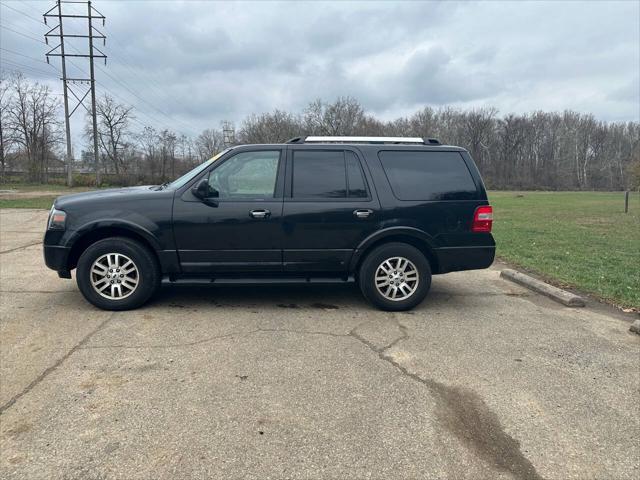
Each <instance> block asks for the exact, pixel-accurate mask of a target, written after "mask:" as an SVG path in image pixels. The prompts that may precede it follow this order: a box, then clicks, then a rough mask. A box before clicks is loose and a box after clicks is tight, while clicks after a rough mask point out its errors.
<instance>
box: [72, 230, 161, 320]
mask: <svg viewBox="0 0 640 480" xmlns="http://www.w3.org/2000/svg"><path fill="white" fill-rule="evenodd" d="M111 253H117V254H120V255H125V256H127V257H128V258H129V259H130V260H132V261H133V263H134V266H135V267H136V269H137V272H136V279H137V286H136V287H135V288H134V289H132V291H131V293H129V294H128V295H127V296H125V297H124V298H119V299H109V298H105V297H104V296H102V295H101V294H99V293H98V292H97V291H96V289H95V288H94V287H93V285H92V282H91V278H92V276H91V268H92V265H93V264H94V262H95V261H96V260H98V259H100V258H101V257H103V256H104V255H106V254H111ZM123 271H124V270H123ZM160 280H161V274H160V267H159V265H158V262H157V260H156V258H155V256H154V254H153V253H152V252H151V251H149V249H148V248H147V247H145V246H144V245H141V244H140V243H138V242H136V241H135V240H131V239H129V238H125V237H110V238H105V239H103V240H99V241H97V242H96V243H94V244H93V245H91V246H89V247H88V248H87V249H86V250H85V251H84V252H83V253H82V255H81V256H80V259H79V260H78V265H77V269H76V282H77V284H78V288H79V289H80V292H82V295H83V296H84V298H86V299H87V301H89V302H90V303H92V304H93V305H95V306H96V307H98V308H101V309H103V310H132V309H134V308H138V307H140V306H142V305H143V304H144V303H145V302H147V300H149V298H151V296H152V295H153V294H154V293H156V291H157V290H158V288H159V287H160ZM106 294H107V295H108V294H109V290H107V291H106Z"/></svg>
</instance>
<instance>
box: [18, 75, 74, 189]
mask: <svg viewBox="0 0 640 480" xmlns="http://www.w3.org/2000/svg"><path fill="white" fill-rule="evenodd" d="M10 88H11V90H12V92H11V93H12V95H11V100H10V102H9V103H8V105H7V107H6V124H7V128H8V130H9V131H10V132H11V133H10V139H11V141H12V142H15V143H16V144H18V145H19V146H20V147H21V148H22V149H23V151H24V153H25V156H26V159H27V165H28V172H29V179H30V180H32V181H39V182H46V180H47V172H48V167H49V160H50V159H51V158H52V157H53V156H54V155H52V150H53V149H54V148H55V147H56V146H57V145H58V144H59V143H60V140H61V138H60V135H59V132H60V118H59V116H58V110H59V107H60V104H59V102H58V101H57V100H56V99H54V98H53V96H52V95H51V92H50V91H49V87H47V86H44V85H40V84H39V83H37V82H36V83H33V84H32V83H29V82H28V81H27V80H26V79H25V78H24V77H23V76H22V75H21V74H19V75H15V76H14V77H12V78H11V84H10Z"/></svg>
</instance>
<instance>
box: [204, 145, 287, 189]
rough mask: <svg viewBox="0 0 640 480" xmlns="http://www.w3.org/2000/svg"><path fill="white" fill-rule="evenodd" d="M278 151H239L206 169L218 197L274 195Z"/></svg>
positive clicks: (278, 159)
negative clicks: (208, 171) (212, 167)
mask: <svg viewBox="0 0 640 480" xmlns="http://www.w3.org/2000/svg"><path fill="white" fill-rule="evenodd" d="M279 161H280V152H279V151H273V150H270V151H267V150H265V151H259V152H242V153H238V154H237V155H235V156H233V157H231V158H230V159H229V160H227V161H226V162H224V163H223V164H222V165H220V166H219V167H217V168H215V169H213V170H212V171H211V173H209V185H211V187H212V188H213V189H215V191H216V192H218V195H217V197H218V198H220V199H267V198H273V197H274V196H275V189H276V177H277V176H278V164H279Z"/></svg>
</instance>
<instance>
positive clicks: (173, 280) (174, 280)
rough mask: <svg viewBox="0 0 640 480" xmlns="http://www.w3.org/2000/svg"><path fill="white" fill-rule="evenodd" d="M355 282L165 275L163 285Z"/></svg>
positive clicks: (343, 280)
mask: <svg viewBox="0 0 640 480" xmlns="http://www.w3.org/2000/svg"><path fill="white" fill-rule="evenodd" d="M352 282H355V278H354V277H353V276H349V277H264V278H240V277H235V278H234V277H226V278H225V277H222V278H203V277H164V278H163V279H162V284H163V285H291V284H295V285H300V284H340V283H352Z"/></svg>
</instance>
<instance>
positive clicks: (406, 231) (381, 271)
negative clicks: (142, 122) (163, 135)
mask: <svg viewBox="0 0 640 480" xmlns="http://www.w3.org/2000/svg"><path fill="white" fill-rule="evenodd" d="M491 224H492V210H491V206H489V203H488V201H487V194H486V191H485V188H484V185H483V183H482V179H481V178H480V174H479V173H478V170H477V168H476V166H475V164H474V163H473V160H472V159H471V157H470V156H469V153H468V152H467V151H466V150H464V149H463V148H459V147H451V146H443V145H441V144H440V143H439V142H438V141H437V140H434V139H427V140H423V139H422V138H390V137H306V138H302V137H300V138H294V139H292V140H290V141H289V142H287V143H285V144H278V145H243V146H238V147H233V148H230V149H228V150H225V151H224V152H222V153H220V154H219V155H217V156H215V157H214V158H212V159H211V160H209V161H207V162H205V163H204V164H202V165H200V166H198V167H196V168H195V169H193V170H192V171H190V172H189V173H187V174H185V175H183V176H182V177H180V178H178V179H177V180H175V181H173V182H171V183H167V184H164V185H161V186H151V187H150V186H145V187H133V188H121V189H114V190H102V191H97V192H89V193H80V194H76V195H67V196H63V197H60V198H58V199H56V201H55V203H54V205H53V207H52V208H51V212H50V214H49V220H48V227H47V231H46V234H45V237H44V257H45V261H46V264H47V266H48V267H49V268H51V269H53V270H56V271H57V272H58V274H59V276H60V277H62V278H71V273H70V271H71V270H72V269H74V268H76V269H77V273H76V277H77V283H78V287H79V288H80V291H81V292H82V294H83V295H84V297H85V298H86V299H87V300H88V301H89V302H91V303H93V304H94V305H96V306H97V307H100V308H104V309H108V310H126V309H131V308H136V307H139V306H141V305H142V304H144V303H145V302H146V301H147V300H148V299H149V298H151V296H152V295H153V294H154V293H155V292H156V291H157V290H158V288H159V286H160V284H161V281H162V280H163V279H164V280H165V281H168V282H194V283H196V282H198V283H202V282H206V283H212V284H221V283H252V282H261V283H265V282H278V283H288V282H296V281H299V282H310V283H314V282H326V281H350V280H355V281H357V282H358V283H359V285H360V288H361V290H362V293H363V294H364V296H365V297H366V298H367V299H368V300H369V301H370V302H371V303H373V304H375V305H376V306H378V307H379V308H382V309H385V310H407V309H410V308H412V307H414V306H415V305H417V304H418V303H420V302H421V301H422V300H423V299H424V297H425V295H426V294H427V292H428V290H429V287H430V284H431V275H432V274H439V273H447V272H451V271H456V270H471V269H478V268H486V267H488V266H489V265H491V263H492V262H493V258H494V254H495V242H494V240H493V237H492V236H491Z"/></svg>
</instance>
